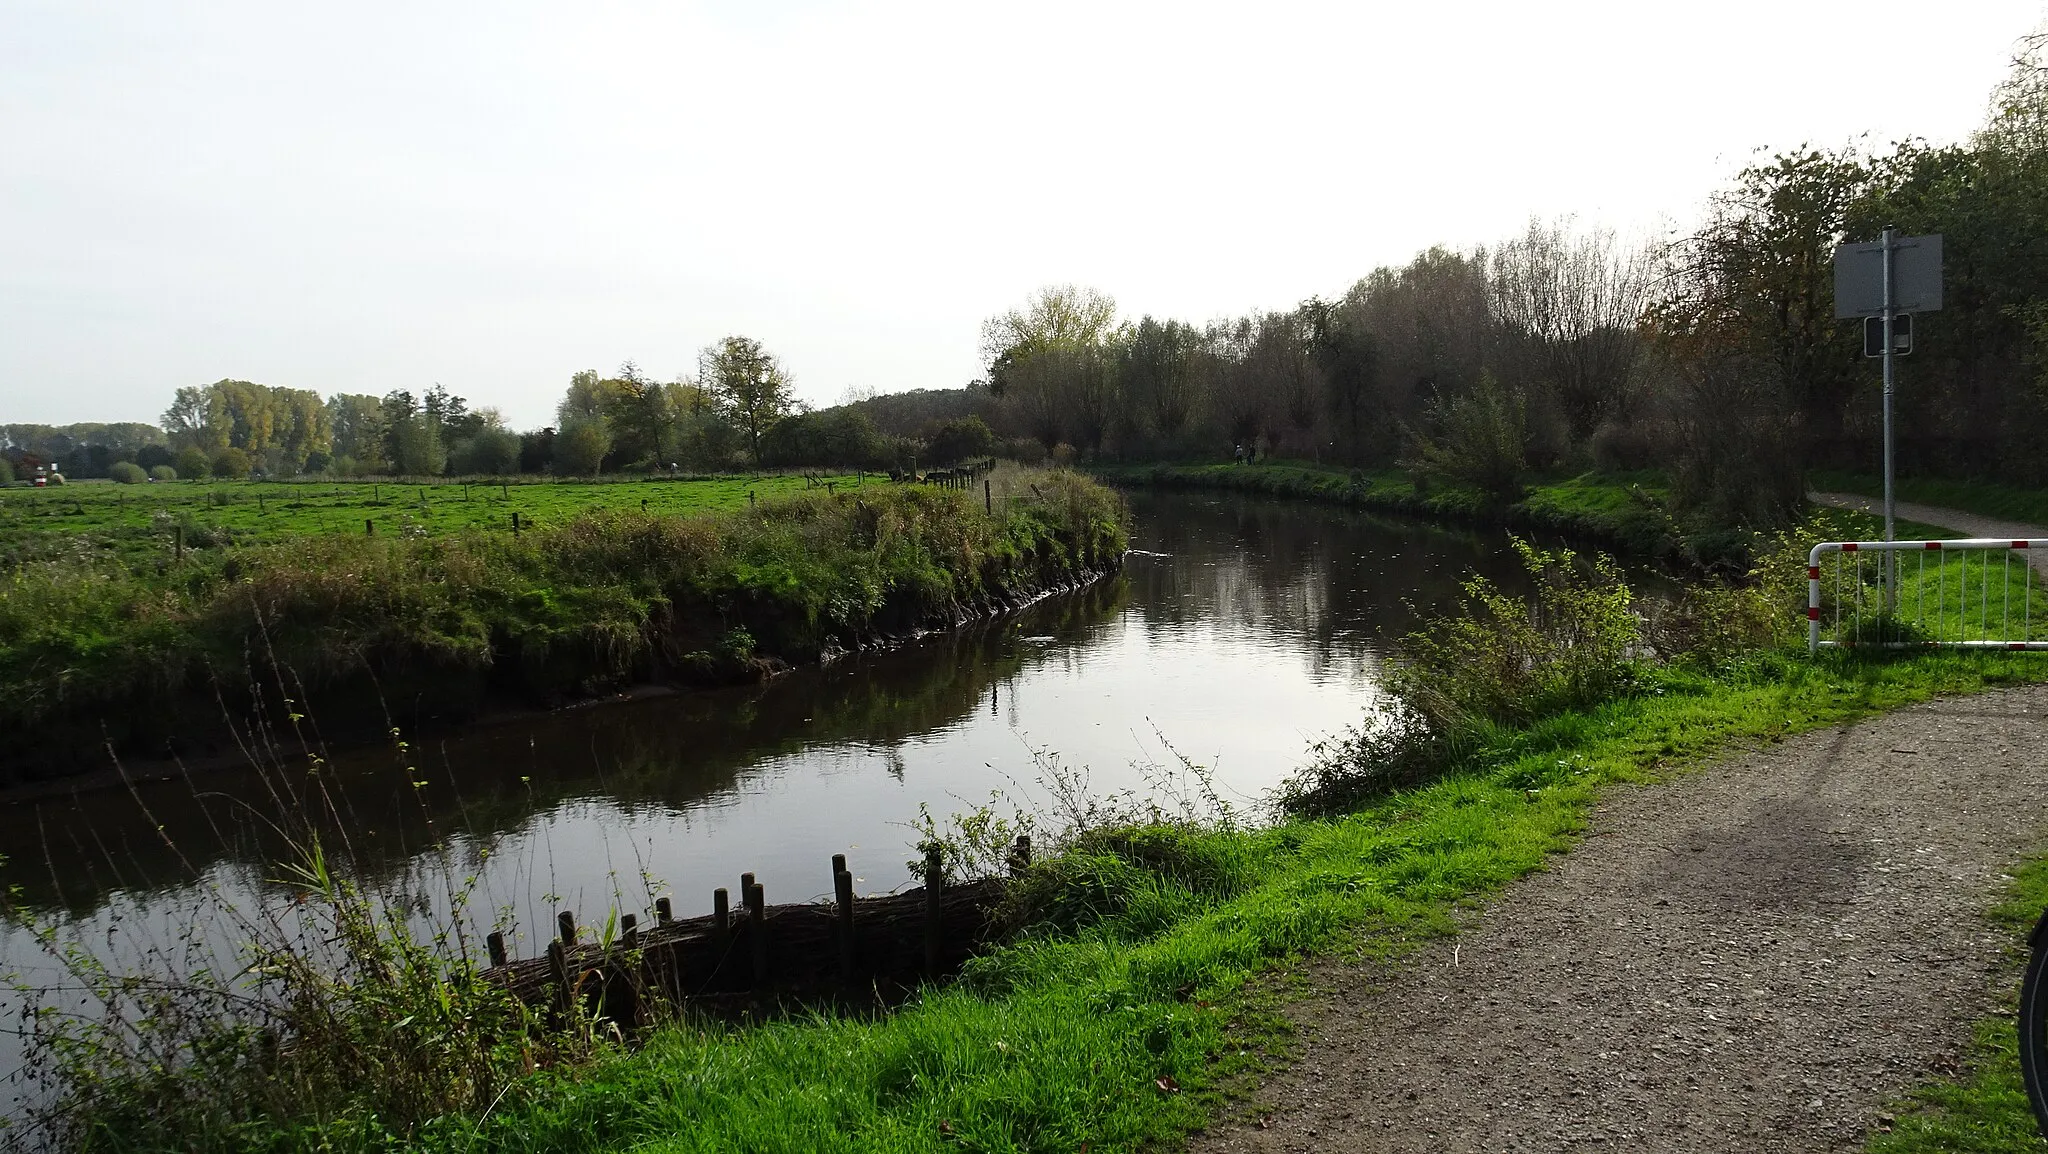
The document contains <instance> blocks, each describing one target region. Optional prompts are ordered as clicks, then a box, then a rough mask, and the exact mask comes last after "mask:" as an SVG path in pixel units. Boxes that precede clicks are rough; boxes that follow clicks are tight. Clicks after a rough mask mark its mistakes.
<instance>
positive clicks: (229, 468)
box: [213, 448, 252, 481]
mask: <svg viewBox="0 0 2048 1154" xmlns="http://www.w3.org/2000/svg"><path fill="white" fill-rule="evenodd" d="M251 467H252V466H251V463H250V461H249V454H247V453H245V452H243V451H242V450H240V449H236V448H226V449H222V450H221V451H220V452H218V453H215V454H214V456H213V475H214V476H216V477H224V478H226V479H228V480H230V481H240V480H242V479H244V478H246V477H247V476H248V475H249V470H250V468H251Z"/></svg>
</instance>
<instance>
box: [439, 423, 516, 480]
mask: <svg viewBox="0 0 2048 1154" xmlns="http://www.w3.org/2000/svg"><path fill="white" fill-rule="evenodd" d="M519 450H520V442H519V436H518V434H516V433H513V432H510V431H509V430H507V429H505V428H504V427H502V426H499V427H496V428H487V429H485V430H483V431H482V432H480V433H478V434H477V435H476V436H474V437H471V438H470V439H469V440H467V441H464V442H463V443H462V444H461V445H459V446H457V447H456V449H455V450H454V451H453V452H452V453H451V454H450V456H449V462H450V471H452V472H456V473H465V474H474V475H477V476H487V477H488V476H498V475H500V474H504V473H516V472H518V471H519Z"/></svg>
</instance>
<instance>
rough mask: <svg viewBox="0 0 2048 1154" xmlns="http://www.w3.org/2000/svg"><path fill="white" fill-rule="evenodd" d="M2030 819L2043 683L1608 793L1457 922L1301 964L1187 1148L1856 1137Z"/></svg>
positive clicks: (1934, 1018)
mask: <svg viewBox="0 0 2048 1154" xmlns="http://www.w3.org/2000/svg"><path fill="white" fill-rule="evenodd" d="M2044 836H2048V687H2029V688H2025V689H2018V690H2011V691H2005V692H2001V693H1997V694H1988V695H1984V696H1979V697H1972V698H1964V699H1958V700H1952V701H1942V702H1935V703H1932V704H1928V705H1924V706H1918V707H1914V708H1911V709H1906V710H1902V711H1899V712H1897V713H1893V714H1890V715H1887V716H1884V717H1880V718H1876V719H1873V720H1871V721H1867V722H1863V723H1860V724H1858V725H1855V726H1853V727H1848V728H1842V729H1830V730H1824V731H1820V732H1816V733H1811V734H1807V735H1804V736H1801V737H1797V738H1793V739H1791V740H1788V741H1786V742H1784V743H1782V744H1780V745H1777V746H1773V747H1771V748H1769V749H1767V750H1764V751H1761V752H1758V753H1755V754H1752V755H1749V756H1744V757H1741V758H1738V759H1735V760H1731V761H1728V762H1724V763H1721V764H1717V765H1714V766H1711V767H1708V768H1706V769H1703V770H1700V771H1697V772H1692V773H1688V774H1684V775H1681V776H1679V777H1677V778H1676V779H1674V780H1672V781H1669V782H1667V783H1664V784H1661V785H1656V786H1648V787H1636V788H1630V789H1624V790H1617V791H1616V792H1614V793H1612V794H1611V795H1609V797H1608V800H1607V801H1606V803H1605V804H1603V805H1602V806H1601V807H1600V808H1599V809H1598V810H1597V811H1596V813H1595V817H1594V819H1593V826H1592V832H1591V835H1590V836H1589V837H1588V838H1587V840H1586V841H1585V843H1584V844H1582V845H1581V846H1579V847H1578V848H1577V849H1575V850H1573V851H1572V852H1571V853H1570V854H1568V855H1566V856H1563V857H1561V858H1559V859H1557V860H1556V861H1555V863H1554V864H1553V868H1551V869H1550V870H1549V871H1547V872H1545V873H1541V874H1537V875H1534V876H1533V877H1531V878H1529V879H1527V880H1525V881H1524V882H1522V883H1521V884H1519V885H1517V886H1516V887H1514V888H1512V889H1511V890H1509V891H1508V892H1507V893H1505V894H1503V895H1502V896H1501V897H1500V898H1499V899H1498V900H1496V901H1495V902H1493V903H1492V904H1491V905H1490V906H1489V907H1488V908H1487V909H1486V911H1485V912H1484V913H1483V914H1480V915H1477V916H1475V917H1473V918H1472V919H1471V921H1470V924H1469V925H1468V927H1467V930H1466V932H1464V933H1462V934H1460V935H1459V936H1458V937H1457V938H1455V939H1453V940H1447V941H1444V942H1442V943H1438V944H1433V945H1431V946H1429V947H1428V948H1426V949H1424V950H1423V951H1422V952H1420V953H1419V954H1415V955H1410V956H1409V957H1407V958H1405V959H1403V960H1402V961H1401V962H1400V963H1398V964H1397V965H1395V966H1393V967H1391V968H1379V969H1375V968H1372V967H1370V966H1367V965H1365V964H1360V963H1346V962H1327V963H1324V964H1322V965H1320V966H1319V967H1317V968H1316V970H1315V971H1314V973H1313V974H1312V975H1311V980H1312V981H1313V983H1314V985H1315V988H1316V989H1317V990H1318V993H1317V995H1316V996H1314V997H1312V998H1311V999H1310V1000H1309V1001H1308V1002H1307V1003H1305V1004H1304V1005H1303V1006H1302V1007H1301V1009H1300V1012H1299V1013H1298V1015H1297V1020H1298V1021H1299V1022H1300V1023H1301V1025H1302V1026H1303V1027H1304V1030H1305V1037H1306V1046H1305V1052H1304V1053H1303V1054H1302V1055H1301V1057H1300V1060H1299V1061H1298V1062H1296V1063H1294V1064H1293V1065H1292V1066H1290V1067H1289V1068H1288V1069H1287V1070H1286V1071H1285V1072H1284V1073H1282V1074H1280V1075H1279V1076H1277V1077H1276V1078H1274V1079H1273V1080H1272V1081H1271V1082H1270V1083H1269V1084H1268V1085H1267V1086H1266V1087H1265V1088H1264V1089H1263V1091H1262V1092H1261V1093H1260V1095H1259V1097H1258V1100H1257V1101H1256V1103H1254V1104H1252V1105H1250V1106H1248V1107H1246V1108H1244V1109H1243V1110H1242V1111H1240V1112H1239V1114H1238V1115H1237V1116H1235V1117H1234V1118H1233V1120H1232V1121H1230V1122H1228V1123H1226V1124H1223V1125H1219V1126H1218V1127H1216V1128H1215V1129H1214V1130H1212V1132H1211V1133H1209V1134H1206V1135H1202V1136H1198V1137H1197V1138H1196V1139H1195V1140H1194V1142H1193V1143H1192V1144H1191V1149H1192V1150H1194V1151H1197V1152H1203V1154H1212V1152H1220V1151H1298V1150H1347V1151H1348V1150H1357V1151H1478V1150H1487V1151H1496V1150H1517V1151H1546V1150H1630V1151H1635V1150H1668V1151H1687V1152H1692V1151H1699V1152H1705V1151H1717V1152H1718V1151H1735V1150H1743V1151H1765V1150H1767V1151H1795V1150H1796V1151H1816V1150H1849V1149H1857V1148H1860V1146H1861V1144H1862V1142H1863V1139H1864V1136H1865V1134H1866V1133H1867V1132H1868V1131H1869V1130H1870V1129H1871V1128H1872V1127H1873V1126H1876V1125H1879V1124H1881V1117H1882V1115H1883V1114H1884V1112H1885V1110H1886V1108H1887V1104H1888V1103H1890V1102H1892V1101H1895V1100H1896V1099H1897V1097H1898V1096H1899V1095H1901V1094H1902V1093H1903V1092H1904V1091H1906V1090H1907V1089H1909V1088H1910V1087H1912V1086H1914V1085H1915V1084H1917V1083H1920V1082H1922V1081H1924V1080H1926V1079H1927V1078H1928V1077H1929V1076H1931V1075H1935V1074H1939V1073H1944V1072H1947V1071H1949V1070H1951V1069H1953V1068H1954V1063H1955V1061H1956V1059H1957V1058H1958V1057H1960V1055H1961V1053H1962V1050H1963V1047H1964V1045H1965V1043H1966V1041H1967V1039H1968V1036H1969V1025H1970V1023H1971V1022H1972V1021H1973V1020H1974V1019H1976V1018H1978V1017H1980V1016H1982V1015H1983V1014H1984V1013H1985V1012H1986V1011H1987V1010H1988V1009H1989V1008H1990V1006H1991V1005H1992V1002H1993V999H1994V997H1995V991H1994V989H1993V986H1994V984H1995V979H1996V978H1997V977H1998V976H1999V975H2001V974H2002V973H2003V972H2004V971H2003V970H2002V969H2001V967H2000V964H1999V959H2000V957H2001V953H2002V951H2003V949H2004V948H2005V945H2004V943H2005V939H2004V938H2003V937H2002V935H2001V934H2000V933H1999V932H1997V931H1996V930H1995V929H1994V928H1993V927H1992V926H1991V925H1990V924H1989V923H1988V922H1987V921H1985V920H1984V919H1983V917H1982V914H1983V911H1984V910H1986V909H1987V908H1988V907H1989V906H1990V905H1991V904H1993V902H1994V901H1995V900H1996V898H1997V895H1998V892H1999V888H2000V886H2001V884H2002V882H2003V877H2004V871H2005V870H2006V869H2008V868H2009V867H2010V866H2011V865H2012V864H2013V863H2014V862H2015V861H2016V860H2017V859H2018V858H2019V857H2020V856H2022V855H2023V854H2024V853H2026V852H2027V851H2029V850H2033V849H2036V848H2038V847H2039V845H2040V843H2041V840H2042V839H2043V838H2044Z"/></svg>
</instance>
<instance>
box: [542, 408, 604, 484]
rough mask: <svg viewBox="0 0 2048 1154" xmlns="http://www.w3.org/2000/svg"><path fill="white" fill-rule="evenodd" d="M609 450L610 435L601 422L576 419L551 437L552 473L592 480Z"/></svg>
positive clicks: (601, 466) (602, 465)
mask: <svg viewBox="0 0 2048 1154" xmlns="http://www.w3.org/2000/svg"><path fill="white" fill-rule="evenodd" d="M611 451H612V435H611V433H610V432H609V431H608V430H607V429H606V428H605V427H604V422H603V421H602V420H597V419H591V418H586V419H582V420H578V421H577V422H576V423H574V424H572V425H569V426H567V427H565V428H564V429H563V430H562V432H561V435H560V436H558V437H556V438H555V467H556V472H559V473H563V474H566V475H568V476H574V477H594V476H596V475H597V474H598V471H599V470H600V469H602V468H603V467H604V458H605V454H607V453H609V452H611Z"/></svg>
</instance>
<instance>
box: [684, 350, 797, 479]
mask: <svg viewBox="0 0 2048 1154" xmlns="http://www.w3.org/2000/svg"><path fill="white" fill-rule="evenodd" d="M697 363H698V372H697V376H698V380H699V383H701V384H702V385H703V387H704V388H706V389H707V390H709V391H710V392H711V394H712V395H713V396H714V397H716V398H717V400H718V404H719V407H720V408H721V409H723V410H724V411H725V413H726V414H727V416H729V417H730V418H731V419H732V421H733V423H734V424H736V425H738V426H739V428H740V431H741V432H742V433H743V434H745V436H746V439H747V455H748V457H749V458H751V459H752V460H754V461H755V462H757V463H758V462H759V461H760V460H761V437H762V435H763V434H765V433H766V432H767V431H768V430H769V429H770V428H772V427H773V426H774V424H775V422H777V421H779V420H781V419H782V418H783V417H785V416H787V415H789V413H790V412H791V411H792V410H793V409H795V407H796V396H795V393H794V392H793V391H792V390H791V387H790V381H789V375H788V374H787V373H785V372H784V371H783V369H782V365H781V363H780V362H778V361H777V360H776V359H775V357H774V356H772V355H770V354H769V353H768V351H767V350H766V349H764V348H762V347H761V342H760V341H757V340H754V339H753V338H752V337H742V336H730V337H727V338H725V339H724V340H722V341H720V342H718V343H717V344H715V345H708V346H706V347H705V349H704V351H703V352H702V353H701V354H699V356H698V361H697Z"/></svg>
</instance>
